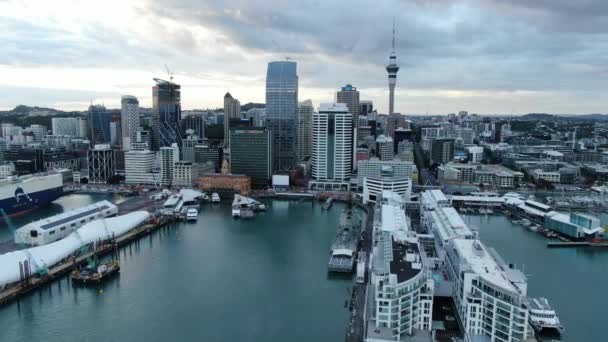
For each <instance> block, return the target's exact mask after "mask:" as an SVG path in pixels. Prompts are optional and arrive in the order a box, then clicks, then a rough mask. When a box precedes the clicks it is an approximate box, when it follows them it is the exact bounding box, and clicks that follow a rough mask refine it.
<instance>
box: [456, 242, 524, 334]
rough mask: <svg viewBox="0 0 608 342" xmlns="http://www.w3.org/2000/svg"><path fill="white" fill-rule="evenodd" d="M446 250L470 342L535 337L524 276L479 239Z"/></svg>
mask: <svg viewBox="0 0 608 342" xmlns="http://www.w3.org/2000/svg"><path fill="white" fill-rule="evenodd" d="M446 251H447V271H448V273H449V276H450V278H451V279H452V280H453V282H454V291H453V298H454V302H455V304H456V310H457V312H458V314H459V316H460V319H461V322H462V324H463V326H464V330H465V334H466V335H467V337H468V341H496V342H510V341H522V340H525V339H527V338H529V337H532V335H533V332H532V331H531V329H530V328H529V323H528V315H529V308H528V299H527V297H526V295H527V279H526V277H525V276H524V274H523V273H521V272H520V271H518V270H516V269H514V268H511V267H509V266H507V265H506V264H504V262H502V260H501V259H500V257H498V255H497V254H496V252H494V251H493V250H491V249H489V248H487V247H485V246H484V245H483V244H482V243H481V242H480V241H479V240H466V239H454V240H452V241H451V242H450V243H449V244H448V245H447V246H446ZM465 340H466V339H465Z"/></svg>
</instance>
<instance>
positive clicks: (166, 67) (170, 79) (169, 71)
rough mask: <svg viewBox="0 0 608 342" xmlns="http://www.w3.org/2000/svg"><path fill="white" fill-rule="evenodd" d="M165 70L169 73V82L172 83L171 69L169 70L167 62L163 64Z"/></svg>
mask: <svg viewBox="0 0 608 342" xmlns="http://www.w3.org/2000/svg"><path fill="white" fill-rule="evenodd" d="M165 70H167V74H168V75H169V82H170V83H173V71H171V69H169V67H168V66H167V64H165Z"/></svg>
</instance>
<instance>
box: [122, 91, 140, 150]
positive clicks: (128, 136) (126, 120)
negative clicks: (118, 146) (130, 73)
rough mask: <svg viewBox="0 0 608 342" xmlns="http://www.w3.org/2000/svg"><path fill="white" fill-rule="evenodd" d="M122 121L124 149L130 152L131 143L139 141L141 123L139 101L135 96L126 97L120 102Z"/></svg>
mask: <svg viewBox="0 0 608 342" xmlns="http://www.w3.org/2000/svg"><path fill="white" fill-rule="evenodd" d="M120 121H121V129H122V149H123V150H124V151H129V150H130V149H131V143H132V142H135V141H137V132H139V131H140V129H141V126H140V122H139V101H138V100H137V98H136V97H135V96H131V95H124V96H123V97H122V98H121V101H120Z"/></svg>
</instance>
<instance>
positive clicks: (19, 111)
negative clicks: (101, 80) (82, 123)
mask: <svg viewBox="0 0 608 342" xmlns="http://www.w3.org/2000/svg"><path fill="white" fill-rule="evenodd" d="M82 113H83V112H65V111H62V110H58V109H54V108H46V107H36V106H34V107H30V106H26V105H18V106H17V107H15V108H13V109H11V110H8V111H0V116H55V115H67V114H69V115H79V114H82Z"/></svg>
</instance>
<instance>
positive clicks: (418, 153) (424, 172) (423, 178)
mask: <svg viewBox="0 0 608 342" xmlns="http://www.w3.org/2000/svg"><path fill="white" fill-rule="evenodd" d="M422 153H424V152H423V151H422V148H421V147H420V145H419V144H415V145H414V158H416V164H417V165H418V175H419V176H420V182H419V183H420V185H430V186H440V184H439V182H438V181H437V179H435V176H433V174H432V173H431V172H430V171H429V170H428V169H427V168H425V167H424V160H423V158H422Z"/></svg>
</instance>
